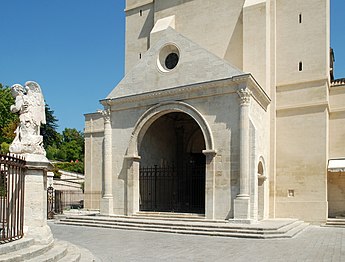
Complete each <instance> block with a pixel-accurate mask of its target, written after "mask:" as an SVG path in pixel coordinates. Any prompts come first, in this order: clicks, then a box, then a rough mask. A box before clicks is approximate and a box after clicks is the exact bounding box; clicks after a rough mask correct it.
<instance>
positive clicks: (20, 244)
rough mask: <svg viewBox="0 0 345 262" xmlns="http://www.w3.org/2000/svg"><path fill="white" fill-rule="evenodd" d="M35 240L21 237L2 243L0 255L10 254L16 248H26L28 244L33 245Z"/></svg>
mask: <svg viewBox="0 0 345 262" xmlns="http://www.w3.org/2000/svg"><path fill="white" fill-rule="evenodd" d="M34 242H35V241H34V240H33V239H32V238H21V239H18V240H16V241H13V242H9V243H5V244H1V245H0V255H2V254H8V253H11V252H14V251H16V250H21V249H24V248H26V247H28V246H31V245H33V243H34Z"/></svg>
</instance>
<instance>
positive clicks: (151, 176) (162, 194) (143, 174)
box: [139, 165, 205, 214]
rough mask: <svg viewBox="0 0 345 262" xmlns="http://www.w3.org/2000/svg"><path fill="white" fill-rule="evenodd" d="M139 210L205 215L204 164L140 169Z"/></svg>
mask: <svg viewBox="0 0 345 262" xmlns="http://www.w3.org/2000/svg"><path fill="white" fill-rule="evenodd" d="M139 178H140V210H141V211H158V212H182V213H199V214H203V213H205V165H203V166H190V165H188V166H185V167H184V168H175V167H157V166H154V167H144V168H140V172H139Z"/></svg>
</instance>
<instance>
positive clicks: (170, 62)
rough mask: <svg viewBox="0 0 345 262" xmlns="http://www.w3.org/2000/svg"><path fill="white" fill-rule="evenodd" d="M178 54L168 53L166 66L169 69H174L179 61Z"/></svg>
mask: <svg viewBox="0 0 345 262" xmlns="http://www.w3.org/2000/svg"><path fill="white" fill-rule="evenodd" d="M178 59H179V57H178V54H176V53H170V54H168V56H167V58H165V67H166V68H168V69H170V70H171V69H174V68H175V67H176V65H177V63H178Z"/></svg>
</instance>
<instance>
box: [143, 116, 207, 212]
mask: <svg viewBox="0 0 345 262" xmlns="http://www.w3.org/2000/svg"><path fill="white" fill-rule="evenodd" d="M204 148H205V142H204V138H203V135H202V132H201V129H200V127H199V126H198V125H197V123H196V122H195V121H194V120H193V119H192V118H191V117H189V116H188V115H186V114H183V113H169V114H166V115H164V116H162V117H161V118H159V119H158V120H156V121H155V122H154V123H153V124H152V125H151V126H150V128H149V129H148V130H147V132H146V134H145V136H144V138H143V140H142V143H141V147H140V155H141V157H142V160H141V167H140V173H139V179H140V210H141V211H156V212H179V213H198V214H204V213H205V180H206V178H205V161H206V160H205V155H204V154H203V153H202V150H203V149H204Z"/></svg>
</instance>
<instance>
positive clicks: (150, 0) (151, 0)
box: [125, 0, 153, 12]
mask: <svg viewBox="0 0 345 262" xmlns="http://www.w3.org/2000/svg"><path fill="white" fill-rule="evenodd" d="M151 3H153V0H145V1H141V2H140V3H136V4H132V5H128V6H126V8H125V12H127V11H130V10H132V9H135V8H138V7H141V6H144V5H148V4H151Z"/></svg>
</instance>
